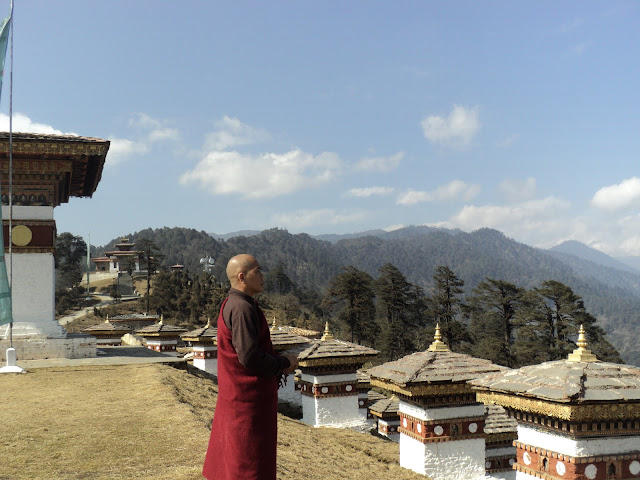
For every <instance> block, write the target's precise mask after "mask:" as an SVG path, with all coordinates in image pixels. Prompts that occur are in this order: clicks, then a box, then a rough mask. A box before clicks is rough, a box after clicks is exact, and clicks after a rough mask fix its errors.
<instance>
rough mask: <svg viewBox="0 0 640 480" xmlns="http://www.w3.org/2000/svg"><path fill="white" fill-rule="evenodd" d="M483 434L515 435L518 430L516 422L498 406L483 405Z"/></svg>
mask: <svg viewBox="0 0 640 480" xmlns="http://www.w3.org/2000/svg"><path fill="white" fill-rule="evenodd" d="M484 413H485V415H486V417H485V421H484V432H485V433H486V434H489V435H494V434H500V433H515V432H517V430H518V422H516V419H515V418H511V417H510V416H509V415H507V412H506V411H505V409H504V408H503V407H501V406H500V405H485V406H484Z"/></svg>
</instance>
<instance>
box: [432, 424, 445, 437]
mask: <svg viewBox="0 0 640 480" xmlns="http://www.w3.org/2000/svg"><path fill="white" fill-rule="evenodd" d="M433 433H435V434H436V435H442V434H443V433H444V428H442V427H441V426H440V425H436V428H434V429H433Z"/></svg>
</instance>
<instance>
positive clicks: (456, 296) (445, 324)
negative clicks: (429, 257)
mask: <svg viewBox="0 0 640 480" xmlns="http://www.w3.org/2000/svg"><path fill="white" fill-rule="evenodd" d="M433 281H434V287H433V292H432V296H431V308H432V311H431V314H430V316H431V317H432V318H434V319H435V320H436V322H438V323H439V324H440V330H441V332H442V334H443V335H444V338H445V341H446V343H447V345H449V348H450V349H451V350H456V349H457V348H459V347H460V345H461V344H462V343H463V342H468V341H469V340H470V338H469V334H468V329H467V326H466V325H465V324H464V323H462V322H461V321H460V320H459V318H458V317H459V314H460V311H461V308H462V299H461V296H462V294H463V293H464V289H463V288H462V287H463V286H464V281H463V280H461V279H459V278H458V277H457V276H456V274H455V273H453V271H452V270H451V269H450V268H449V267H447V266H443V265H441V266H438V267H436V273H435V274H434V275H433Z"/></svg>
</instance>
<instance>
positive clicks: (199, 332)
mask: <svg viewBox="0 0 640 480" xmlns="http://www.w3.org/2000/svg"><path fill="white" fill-rule="evenodd" d="M180 338H182V341H183V342H185V343H186V344H187V345H190V346H191V348H192V351H193V366H194V367H196V368H199V369H200V370H203V371H205V372H207V373H209V374H211V375H214V376H218V329H217V328H215V327H212V326H211V319H207V324H206V325H205V326H204V327H202V328H197V329H195V330H191V331H189V332H186V333H183V334H182V335H180Z"/></svg>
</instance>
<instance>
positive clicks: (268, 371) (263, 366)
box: [229, 302, 291, 377]
mask: <svg viewBox="0 0 640 480" xmlns="http://www.w3.org/2000/svg"><path fill="white" fill-rule="evenodd" d="M235 307H236V308H234V309H233V311H232V313H231V318H230V319H229V320H230V321H231V322H230V323H231V342H232V343H233V347H234V348H235V349H236V353H237V354H238V360H239V361H240V363H241V364H242V366H243V367H245V368H246V369H247V370H248V371H249V372H250V373H251V374H252V375H256V376H258V377H276V376H278V375H280V372H282V370H285V369H286V368H289V366H290V365H291V364H290V363H289V360H288V359H287V358H286V357H280V356H274V355H270V354H269V353H267V352H265V351H264V350H262V349H260V347H259V333H260V330H259V328H260V323H259V317H258V312H257V311H256V310H257V307H255V306H254V305H251V304H250V303H248V302H242V303H239V304H238V305H237V306H235Z"/></svg>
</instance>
